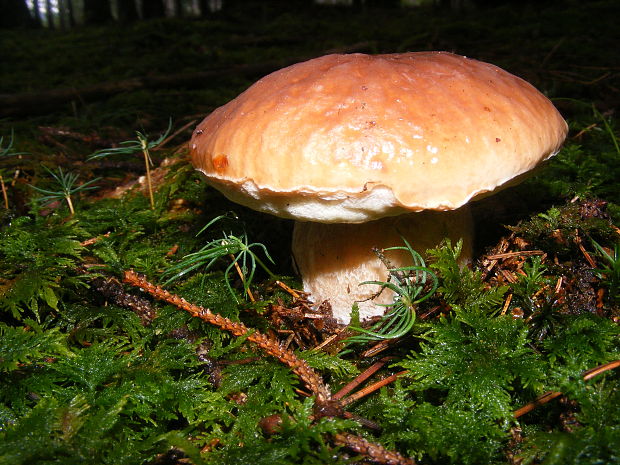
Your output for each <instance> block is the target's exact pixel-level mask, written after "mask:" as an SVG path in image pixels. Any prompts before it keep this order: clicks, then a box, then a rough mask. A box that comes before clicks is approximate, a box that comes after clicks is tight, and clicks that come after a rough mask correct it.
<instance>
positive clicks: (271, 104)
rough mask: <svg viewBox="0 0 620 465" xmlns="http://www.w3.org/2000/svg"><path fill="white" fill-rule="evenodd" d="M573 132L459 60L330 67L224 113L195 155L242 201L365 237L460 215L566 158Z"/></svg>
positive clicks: (334, 62)
mask: <svg viewBox="0 0 620 465" xmlns="http://www.w3.org/2000/svg"><path fill="white" fill-rule="evenodd" d="M566 133H567V125H566V122H565V121H564V120H563V118H562V117H561V115H560V114H559V112H558V111H557V110H556V108H555V107H554V106H553V104H552V103H551V102H550V101H549V100H548V99H547V98H546V97H545V96H544V95H543V94H541V93H540V92H539V91H538V90H536V89H535V88H534V87H533V86H531V85H530V84H528V83H527V82H525V81H524V80H522V79H520V78H518V77H516V76H514V75H512V74H510V73H508V72H506V71H504V70H502V69H500V68H498V67H497V66H493V65H490V64H488V63H483V62H481V61H477V60H473V59H469V58H465V57H462V56H458V55H454V54H451V53H447V52H412V53H402V54H387V55H365V54H349V55H326V56H323V57H320V58H316V59H312V60H309V61H306V62H303V63H298V64H295V65H292V66H289V67H287V68H283V69H281V70H279V71H276V72H274V73H272V74H270V75H268V76H266V77H264V78H262V79H260V80H259V81H257V82H256V83H255V84H253V85H252V86H251V87H250V88H248V89H247V90H246V91H245V92H243V93H242V94H240V95H239V96H238V97H237V98H235V99H234V100H232V101H230V102H229V103H227V104H226V105H224V106H222V107H220V108H218V109H216V110H215V111H214V112H213V113H211V114H210V115H209V116H207V117H206V118H205V119H204V120H203V121H202V122H201V123H200V124H199V125H198V126H197V128H196V130H195V131H194V134H193V136H192V139H191V142H190V153H191V157H192V162H193V164H194V166H195V167H196V168H197V169H198V170H199V171H201V172H202V173H203V174H204V175H205V176H206V179H207V182H208V183H210V184H211V185H213V186H214V187H216V188H217V189H218V190H220V191H221V192H222V193H223V194H224V195H226V196H227V197H228V198H229V199H231V200H232V201H234V202H237V203H239V204H242V205H245V206H248V207H250V208H253V209H255V210H260V211H264V212H268V213H271V214H274V215H277V216H281V217H285V218H293V219H298V220H307V221H317V222H324V223H340V222H348V223H359V222H365V221H370V220H373V219H377V218H381V217H384V216H393V215H398V214H401V213H404V212H407V211H421V210H453V209H456V208H459V207H460V206H462V205H464V204H465V203H467V202H468V201H470V200H471V199H474V198H477V197H480V196H482V195H485V194H487V193H490V192H493V191H494V190H496V189H498V188H500V187H501V186H504V185H506V184H507V183H509V182H510V181H513V180H515V179H518V178H519V177H521V175H523V174H524V173H526V172H528V171H530V170H531V169H532V168H534V167H535V166H536V165H538V164H539V163H540V162H542V161H543V160H545V159H547V158H549V157H551V156H553V155H554V154H555V153H557V151H558V150H559V148H560V145H561V143H562V142H563V140H564V138H565V137H566Z"/></svg>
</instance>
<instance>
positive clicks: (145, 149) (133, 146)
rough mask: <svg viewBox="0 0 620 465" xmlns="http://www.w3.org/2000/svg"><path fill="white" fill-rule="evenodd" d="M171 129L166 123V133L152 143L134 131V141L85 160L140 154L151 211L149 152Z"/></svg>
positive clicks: (126, 142) (125, 142) (146, 137)
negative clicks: (142, 160)
mask: <svg viewBox="0 0 620 465" xmlns="http://www.w3.org/2000/svg"><path fill="white" fill-rule="evenodd" d="M171 129H172V120H170V121H169V122H168V128H167V129H166V131H165V132H164V133H163V134H161V135H160V136H159V137H158V138H157V139H156V140H153V141H149V139H148V136H147V135H146V134H144V133H142V132H140V131H136V139H134V140H127V141H124V142H121V143H120V144H119V146H118V147H111V148H107V149H102V150H97V151H96V152H95V153H93V154H91V155H90V156H89V157H88V158H87V161H91V160H98V159H100V158H104V157H107V156H110V155H120V154H123V155H132V154H134V153H136V152H142V155H143V157H144V167H145V170H146V184H147V188H148V192H149V202H150V204H151V209H154V208H155V200H154V197H153V185H152V181H151V166H153V160H152V159H151V153H150V150H152V149H154V148H155V147H157V146H158V145H159V144H161V143H162V142H163V141H164V140H165V139H166V137H168V134H169V133H170V130H171Z"/></svg>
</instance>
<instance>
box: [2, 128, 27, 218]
mask: <svg viewBox="0 0 620 465" xmlns="http://www.w3.org/2000/svg"><path fill="white" fill-rule="evenodd" d="M3 142H4V136H2V137H0V159H3V158H8V157H15V156H18V155H25V154H26V153H27V152H13V131H11V140H9V143H8V144H7V146H6V147H3V145H2V143H3ZM17 173H18V171H16V174H17ZM0 189H1V190H2V198H3V200H4V208H6V209H8V208H9V196H8V194H7V191H6V185H5V183H4V177H3V175H2V170H0Z"/></svg>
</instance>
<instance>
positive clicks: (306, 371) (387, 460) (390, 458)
mask: <svg viewBox="0 0 620 465" xmlns="http://www.w3.org/2000/svg"><path fill="white" fill-rule="evenodd" d="M124 282H126V283H128V284H130V285H132V286H135V287H139V288H140V289H142V290H144V291H146V292H147V293H149V294H150V295H152V296H153V297H154V298H156V299H158V300H162V301H164V302H168V303H169V304H172V305H174V306H175V307H177V308H180V309H182V310H185V311H187V312H188V313H190V314H191V315H192V316H194V317H196V318H200V319H202V320H204V321H206V322H207V323H210V324H212V325H214V326H217V327H219V328H221V329H223V330H225V331H228V332H230V333H232V334H233V335H235V336H245V337H247V339H248V340H249V341H251V342H253V343H255V344H256V345H258V346H259V347H260V348H261V349H262V350H263V351H265V352H266V353H267V354H269V355H271V356H273V357H275V358H277V359H278V360H280V361H281V362H282V363H284V364H285V365H287V366H288V367H289V368H290V369H291V371H293V373H295V374H296V375H297V376H298V377H299V379H301V381H302V382H303V383H304V384H305V385H306V386H307V387H308V388H309V389H310V390H311V391H312V393H313V394H314V395H315V397H316V401H315V402H316V405H317V406H318V407H319V410H320V407H321V406H326V408H327V409H329V406H330V405H333V406H334V410H335V411H342V410H341V404H340V402H339V400H338V399H334V398H332V397H331V393H330V392H329V390H328V388H327V387H326V386H325V384H324V383H323V380H322V379H321V378H320V377H319V376H318V374H317V373H316V372H315V371H314V370H313V369H312V368H311V367H310V366H309V365H308V364H307V363H306V362H305V360H302V359H300V358H299V357H297V356H296V355H295V354H294V353H293V352H292V351H290V350H287V349H283V348H282V347H280V344H279V343H278V341H277V340H275V339H273V338H270V337H268V336H266V335H264V334H261V333H259V332H256V331H251V330H250V329H248V328H247V327H246V326H245V325H244V324H242V323H238V322H234V321H232V320H230V319H228V318H226V317H223V316H221V315H218V314H215V313H213V312H212V311H211V310H209V309H207V308H204V307H200V306H197V305H193V304H190V303H189V302H187V301H186V300H185V299H183V298H182V297H179V296H176V295H174V294H171V293H170V292H168V291H166V290H165V289H162V288H161V287H159V286H156V285H154V284H152V283H150V282H148V281H147V280H146V279H144V278H142V277H140V276H138V275H137V274H136V273H135V272H134V271H126V272H125V275H124ZM379 368H380V367H379ZM367 371H368V370H367ZM400 374H402V373H397V374H396V375H392V376H391V377H388V378H386V379H384V380H382V381H380V382H379V383H375V384H374V385H373V386H370V387H369V388H366V390H365V394H363V395H366V394H367V393H369V392H372V391H373V390H376V389H379V387H381V386H384V385H386V384H388V383H389V382H392V381H393V380H394V379H396V377H397V376H399V375H400ZM376 386H378V387H376ZM351 397H352V396H351ZM359 397H361V396H357V397H356V398H359ZM342 416H344V417H345V418H353V419H357V420H360V422H361V423H362V424H364V425H367V426H369V427H371V428H375V429H376V428H378V425H375V424H374V423H373V422H369V421H367V420H366V421H364V419H358V418H357V416H356V415H354V414H348V412H344V413H343V415H342ZM333 440H334V443H335V444H337V445H339V446H342V447H346V448H347V449H349V450H352V451H354V452H356V453H358V454H362V455H365V456H367V457H368V459H369V460H371V461H373V462H375V463H379V464H384V465H415V462H414V461H413V459H410V458H407V457H403V456H402V455H400V454H399V453H398V452H394V451H390V450H387V449H385V448H384V447H383V446H381V445H380V444H375V443H372V442H370V441H368V440H366V439H364V438H362V437H359V436H356V435H354V434H350V433H337V434H335V435H334V437H333Z"/></svg>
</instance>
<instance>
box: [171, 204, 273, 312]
mask: <svg viewBox="0 0 620 465" xmlns="http://www.w3.org/2000/svg"><path fill="white" fill-rule="evenodd" d="M225 217H226V216H225V215H220V216H218V217H216V218H214V219H212V220H211V221H209V223H207V225H206V226H205V227H203V228H202V229H201V230H200V231H199V232H198V235H200V234H202V233H203V232H204V231H206V230H207V229H208V228H209V227H211V226H212V225H213V224H214V223H216V222H217V221H219V220H221V219H222V218H225ZM252 249H260V250H262V251H263V254H264V255H265V256H266V257H267V259H268V260H269V261H270V262H271V263H274V262H273V259H272V258H271V256H270V255H269V252H268V251H267V248H266V247H265V246H264V245H263V244H260V243H251V244H250V243H249V241H248V237H247V235H246V234H245V232H244V233H243V234H241V235H240V236H235V235H234V234H226V233H224V237H223V238H220V239H215V240H212V241H211V242H209V243H208V244H206V245H205V246H204V247H202V248H201V249H200V250H199V251H198V252H194V253H191V254H188V255H186V256H185V257H183V259H181V261H180V262H179V263H177V264H176V265H173V266H171V267H170V268H168V270H166V271H165V272H164V274H163V276H164V279H165V278H168V279H167V281H166V282H165V283H164V285H167V284H170V283H171V282H172V281H175V280H177V279H179V278H181V277H182V276H184V275H186V274H187V273H189V272H191V271H194V270H196V269H198V268H204V269H205V271H208V270H209V269H210V268H211V267H212V266H213V265H214V264H215V263H216V262H217V261H218V260H220V259H221V258H225V257H229V258H230V260H231V263H230V264H229V265H228V266H227V267H226V270H225V271H224V276H225V278H226V286H227V287H228V290H229V291H230V293H231V295H232V296H233V297H235V300H237V298H236V296H235V293H234V291H233V288H232V286H231V285H230V281H231V277H230V273H231V271H232V269H233V268H236V269H237V271H238V273H239V275H240V277H241V280H242V281H243V288H244V291H245V293H246V294H247V295H248V296H250V299H252V294H251V292H250V286H251V284H252V281H253V279H254V274H255V272H256V267H257V265H258V266H260V267H261V268H262V269H263V270H264V271H265V272H266V273H267V274H268V275H269V277H270V278H275V275H274V274H273V273H272V272H271V270H269V268H268V267H267V265H265V263H264V262H263V261H262V260H261V259H260V258H259V257H258V255H257V253H256V252H255V251H254V250H252Z"/></svg>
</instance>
